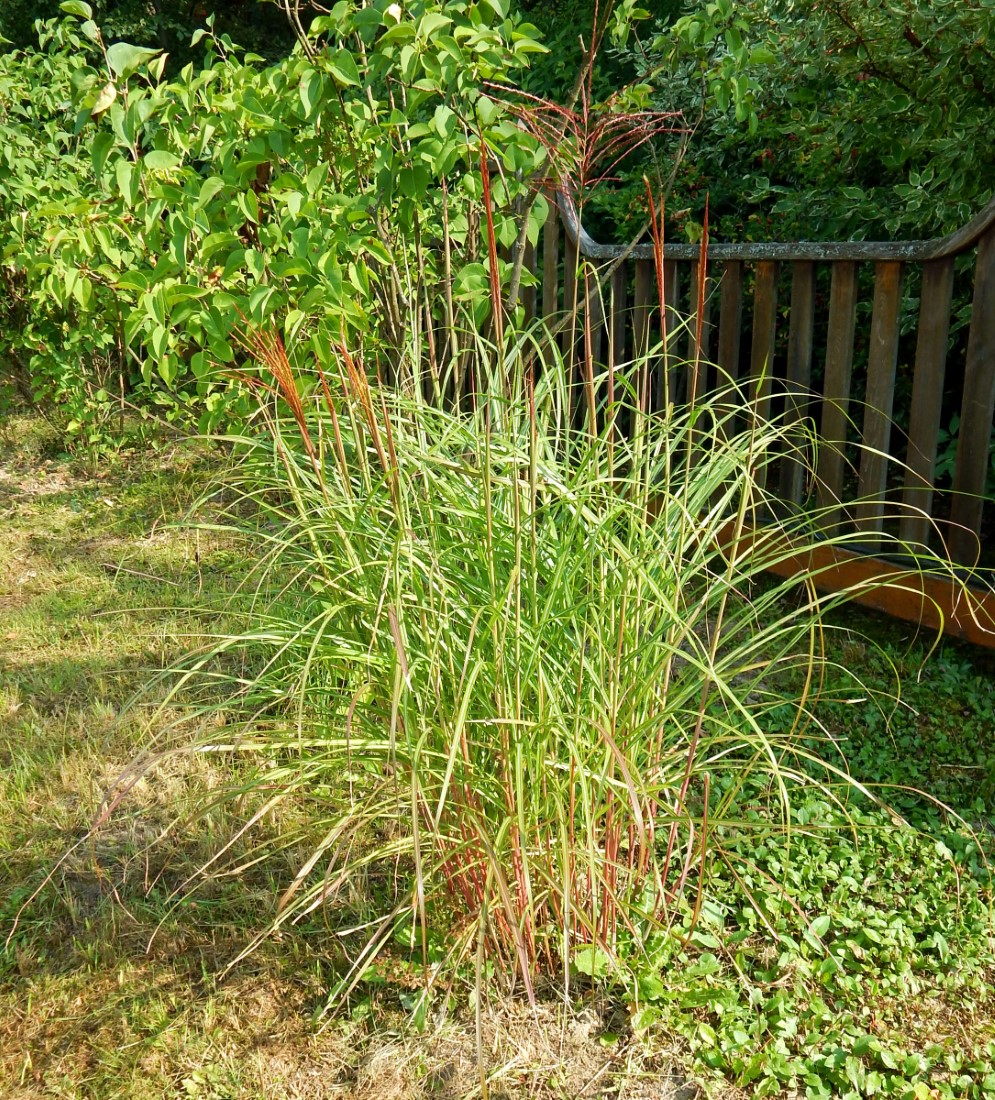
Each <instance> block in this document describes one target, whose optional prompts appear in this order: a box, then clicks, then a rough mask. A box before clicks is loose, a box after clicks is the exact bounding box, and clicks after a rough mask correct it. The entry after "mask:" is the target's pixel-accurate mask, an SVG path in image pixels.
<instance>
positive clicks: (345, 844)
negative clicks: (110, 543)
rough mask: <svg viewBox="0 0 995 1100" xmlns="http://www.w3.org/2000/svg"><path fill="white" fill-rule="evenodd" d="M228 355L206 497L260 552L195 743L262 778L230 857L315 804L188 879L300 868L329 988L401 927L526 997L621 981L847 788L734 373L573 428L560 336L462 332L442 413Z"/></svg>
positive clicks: (623, 398)
mask: <svg viewBox="0 0 995 1100" xmlns="http://www.w3.org/2000/svg"><path fill="white" fill-rule="evenodd" d="M247 347H248V348H249V349H250V350H251V351H252V352H253V354H254V355H255V356H256V358H257V359H258V360H259V362H260V365H261V366H262V367H266V368H268V371H269V375H268V376H269V377H270V378H271V379H272V384H271V385H269V386H267V387H261V388H260V396H261V400H260V406H259V422H258V427H259V428H260V430H258V431H255V432H253V433H251V434H245V435H243V436H239V437H237V438H233V439H232V440H231V442H232V444H233V446H234V448H235V451H236V455H237V462H236V466H235V474H234V476H233V477H231V478H229V479H227V482H226V491H228V492H229V493H230V492H231V490H232V489H233V488H234V489H236V490H237V492H236V498H237V502H236V503H235V504H234V505H229V506H228V513H227V514H228V516H229V518H230V521H231V523H232V525H233V526H235V527H237V528H238V529H239V530H241V532H242V533H243V535H244V536H245V537H247V538H248V539H249V540H250V544H251V545H254V546H255V547H256V548H257V550H258V559H259V560H258V566H257V582H258V583H257V586H256V588H255V591H254V593H253V602H252V610H251V624H252V625H251V628H250V629H249V630H248V631H247V633H246V634H245V635H244V636H242V637H230V638H224V639H221V640H219V641H218V643H217V645H216V646H215V647H214V648H213V649H212V651H211V653H208V654H203V655H202V656H201V657H200V658H199V659H198V660H197V661H195V662H193V663H192V664H191V665H190V666H188V668H187V670H186V672H185V673H184V675H183V676H182V677H181V682H182V683H184V684H187V685H188V686H189V684H190V683H191V682H193V681H195V680H196V678H197V676H198V674H199V673H200V672H203V671H205V670H206V669H208V668H209V667H210V668H217V667H219V666H218V661H217V658H218V656H219V655H222V656H223V655H224V654H230V653H232V652H233V651H239V650H244V651H246V654H247V660H246V664H245V667H254V668H255V670H256V671H255V672H254V673H253V674H252V675H245V674H240V676H238V677H235V676H232V678H231V681H230V683H229V687H228V695H229V696H230V695H241V696H242V697H243V700H244V703H245V705H246V707H248V708H249V712H250V713H251V714H252V719H251V721H247V722H246V725H245V728H244V732H243V733H242V734H241V735H238V736H235V735H232V736H229V735H228V734H227V733H226V734H225V735H224V736H223V737H219V736H217V735H215V736H214V737H213V738H212V739H211V740H210V741H209V742H205V743H202V744H201V745H199V746H198V748H199V749H201V750H210V749H212V748H213V749H218V750H221V751H225V752H231V751H233V750H234V751H241V752H244V753H246V754H248V755H249V756H251V757H252V758H253V759H254V760H256V761H258V762H259V763H258V768H257V770H256V772H255V773H254V776H255V777H254V780H253V781H252V782H251V783H250V784H249V786H248V787H247V786H241V787H239V789H238V791H237V792H234V793H237V794H238V795H239V796H240V797H241V796H244V795H246V794H247V793H251V790H254V791H255V793H256V796H257V800H258V808H257V810H256V811H255V812H254V813H253V814H252V815H251V817H250V818H249V820H248V821H247V822H246V824H245V828H244V829H243V830H241V831H240V833H239V843H242V841H243V840H244V837H245V836H247V835H248V834H249V833H250V831H251V826H252V825H253V824H255V823H257V822H259V821H261V820H262V819H263V818H264V817H266V818H272V816H273V815H274V814H280V813H281V807H283V806H290V805H293V804H295V801H296V803H297V804H299V805H303V806H305V808H306V811H305V813H303V814H301V813H299V812H294V813H288V814H287V815H286V818H285V820H284V821H283V822H282V823H281V828H280V832H279V839H278V840H272V839H271V841H270V842H269V844H270V847H269V848H265V847H264V848H263V849H262V850H253V852H252V854H251V855H249V856H248V857H245V856H244V853H243V855H241V856H239V857H238V858H237V859H236V857H235V855H234V851H235V849H234V847H225V848H223V849H222V851H220V852H219V853H218V857H217V859H216V861H214V862H213V863H212V864H211V865H210V866H209V867H208V868H207V869H206V870H208V871H209V872H210V871H217V870H218V869H220V868H221V867H222V866H226V865H227V866H228V869H232V866H233V867H234V869H236V870H237V869H238V867H239V866H247V865H250V864H252V863H254V862H256V861H257V860H259V859H260V858H262V857H264V856H265V855H267V854H277V853H282V854H283V856H284V857H288V856H289V857H292V858H293V860H294V861H295V862H294V864H293V868H294V869H293V870H292V871H291V872H290V873H289V874H288V875H287V877H286V880H285V881H284V882H283V883H282V885H281V892H280V896H279V900H278V902H277V909H276V915H275V917H274V920H273V927H275V928H280V927H283V926H286V925H287V924H288V923H291V924H292V923H294V922H296V921H300V920H302V919H304V918H306V917H307V915H308V914H311V913H314V912H315V911H317V910H323V911H324V913H325V917H326V919H327V920H328V921H329V922H330V925H331V927H332V928H333V930H334V933H335V936H336V937H337V938H338V939H339V940H340V941H341V942H342V943H343V944H344V945H345V947H346V949H347V954H348V963H347V964H346V965H345V966H344V968H343V972H342V974H341V981H340V983H339V985H338V987H337V991H336V993H337V995H338V996H342V995H344V994H345V993H346V992H348V990H349V989H351V988H353V987H354V986H355V984H356V983H357V982H358V981H359V980H360V979H361V977H362V975H363V973H364V971H365V970H366V968H367V967H368V966H369V964H370V963H371V962H372V961H373V960H374V959H375V958H376V957H377V956H378V954H379V953H380V952H381V950H382V949H383V948H384V947H385V945H386V944H388V943H389V942H390V941H391V940H392V939H396V938H398V937H400V938H402V939H403V940H404V942H405V943H407V945H408V947H409V948H410V949H412V950H414V951H415V952H416V953H417V954H418V955H420V956H421V957H423V958H424V960H425V963H426V967H427V968H428V973H429V974H431V973H434V972H435V969H434V968H433V967H434V964H432V965H430V964H431V962H432V960H436V962H438V960H439V959H440V952H441V956H444V958H445V960H446V962H447V963H448V964H453V965H459V964H460V963H465V964H466V965H467V966H468V967H472V966H474V965H475V966H476V967H477V971H478V974H479V973H482V972H483V971H482V967H484V966H485V965H487V966H490V965H493V966H494V967H495V968H496V970H497V972H499V973H503V974H505V975H508V976H511V977H514V976H516V975H517V977H518V978H519V979H521V981H522V982H523V983H524V986H525V988H526V989H528V990H529V991H530V992H531V990H532V987H533V986H532V983H533V982H534V981H535V979H536V977H537V975H540V974H542V975H551V976H554V977H555V976H560V978H561V980H562V982H563V984H564V985H566V986H567V988H569V983H570V979H571V972H572V971H573V973H576V972H577V971H581V972H584V973H587V974H602V973H606V972H607V971H608V970H610V969H611V968H612V967H613V966H617V967H620V968H622V969H623V970H624V969H625V968H626V966H627V960H631V959H632V958H633V957H634V956H635V955H636V954H638V953H639V952H640V951H641V949H642V947H643V945H644V944H645V943H646V942H647V939H648V937H650V936H652V935H654V934H657V933H659V932H661V931H663V932H666V930H667V929H668V928H670V927H671V926H672V924H673V922H674V921H675V920H677V919H678V918H680V919H681V920H684V921H685V922H686V920H687V918H688V915H689V914H690V919H691V921H692V923H693V921H694V919H695V917H696V915H697V912H698V910H699V907H700V905H701V903H702V897H703V891H704V889H705V885H706V880H707V875H706V871H707V868H708V865H709V863H710V861H712V860H722V859H730V860H731V859H733V857H732V856H731V855H730V853H729V852H728V851H727V844H726V842H727V839H728V838H729V837H730V836H735V837H737V838H738V839H741V838H742V836H743V835H744V833H745V832H746V831H749V830H752V831H753V832H755V833H756V834H757V835H758V836H759V835H763V834H768V833H771V832H778V831H784V830H787V829H789V828H790V824H789V823H790V820H791V817H790V813H789V805H790V800H791V797H792V793H793V792H794V791H795V790H796V789H797V788H799V787H800V786H809V787H810V786H811V785H812V784H815V785H817V786H819V787H820V788H821V789H822V790H823V792H824V793H825V795H826V796H828V797H829V798H832V799H836V800H838V801H840V802H841V803H842V802H843V801H845V798H846V793H845V792H846V790H847V789H848V787H849V785H850V784H851V783H852V781H851V780H850V779H849V778H848V777H847V775H846V771H845V766H844V765H843V763H842V760H841V758H840V757H839V755H838V752H837V750H836V747H835V746H834V745H832V744H830V743H829V740H828V738H827V737H826V736H825V735H824V734H823V733H822V731H821V730H820V727H819V725H818V723H817V721H816V720H815V717H814V714H813V703H814V700H815V698H816V697H817V695H818V690H819V684H820V668H821V661H822V658H821V652H822V649H821V630H822V627H821V625H820V616H821V612H822V610H823V608H824V607H825V606H826V604H827V603H828V602H829V601H830V600H832V601H834V602H835V601H838V600H839V599H841V598H844V597H840V596H834V597H823V596H818V595H817V594H816V591H815V588H814V587H813V584H812V581H813V577H812V576H802V577H800V578H799V577H796V578H795V579H793V580H792V581H783V580H780V581H778V580H771V579H769V578H767V579H764V580H763V581H761V580H760V577H761V573H762V572H763V570H764V569H765V567H766V566H768V565H770V564H772V563H773V562H774V561H776V560H778V559H783V558H784V557H785V556H787V554H788V553H789V552H790V553H797V552H798V551H799V549H804V546H805V545H806V543H805V541H804V539H805V538H806V537H807V538H809V539H811V538H812V537H813V536H804V534H803V531H804V529H803V528H800V529H799V531H798V532H796V539H795V541H794V542H793V544H792V546H791V549H790V550H789V549H787V548H786V545H785V541H784V538H783V536H782V535H776V534H770V535H767V534H765V533H764V532H763V531H762V530H761V531H760V532H759V533H755V534H754V535H752V536H750V537H747V530H748V528H749V527H750V525H751V524H752V523H753V521H754V520H755V518H756V517H757V516H758V515H760V514H762V513H763V511H764V507H765V504H766V500H765V491H764V489H763V486H764V485H765V484H766V483H768V482H770V483H773V482H774V481H775V480H776V479H774V478H773V477H772V476H768V475H769V470H770V467H771V465H772V464H773V463H775V462H777V461H779V460H780V456H781V455H782V454H783V453H784V452H785V451H786V450H787V451H789V452H794V453H795V455H796V457H798V455H799V454H800V452H799V451H798V448H799V446H800V435H799V433H800V431H801V429H800V428H799V425H798V424H797V423H795V424H792V425H791V426H790V428H788V427H785V426H783V425H780V424H777V423H770V422H763V421H762V420H760V419H759V418H758V417H757V416H755V415H752V414H751V405H750V401H749V396H748V394H746V393H744V392H741V391H739V390H737V389H735V388H729V389H728V390H726V391H725V392H723V393H719V394H716V395H712V396H709V397H707V398H703V399H698V401H697V402H696V404H695V405H694V406H693V407H687V408H680V407H677V406H675V405H674V404H672V403H671V404H669V405H668V406H667V407H666V408H665V409H664V410H663V411H658V412H652V413H651V412H647V411H646V410H645V409H644V408H642V407H641V404H640V401H639V396H638V395H639V393H640V386H639V384H638V380H639V379H642V378H645V376H646V368H647V366H648V365H649V363H650V361H649V360H647V361H645V362H638V363H635V364H631V365H630V366H627V367H625V368H620V369H617V370H616V371H615V373H614V376H613V387H614V391H613V392H614V394H615V403H614V404H613V405H611V406H607V405H605V404H604V403H602V404H601V406H600V414H599V415H600V422H599V425H598V427H597V428H595V429H592V428H591V423H590V421H587V422H585V423H583V424H579V425H578V423H577V418H578V409H580V408H581V407H582V402H580V401H579V400H578V395H577V394H576V393H571V392H570V387H569V386H567V385H566V383H565V382H564V378H565V377H567V372H566V371H565V370H564V369H563V364H562V363H559V362H556V361H555V360H554V356H555V352H553V351H551V349H550V345H549V342H548V341H547V342H545V343H543V342H541V341H540V342H534V341H531V340H529V339H525V338H520V337H516V336H515V334H514V333H512V334H511V335H509V336H507V338H506V340H505V344H504V347H503V348H502V351H501V354H500V355H499V354H497V353H496V351H495V349H493V348H488V347H486V346H485V345H484V344H483V343H482V342H479V341H478V343H477V348H476V350H477V360H478V369H477V371H476V377H477V379H478V382H479V383H480V384H479V385H478V391H477V392H476V393H474V394H471V395H469V396H468V397H467V398H466V399H465V400H463V401H462V402H453V401H449V402H448V403H446V402H443V401H441V400H426V399H424V398H423V397H422V396H421V394H422V389H421V388H420V387H418V386H416V385H412V384H407V385H405V384H395V385H392V386H391V387H389V388H388V387H385V386H381V385H378V384H376V383H374V382H373V381H370V380H368V377H367V373H366V371H365V370H364V366H363V364H362V362H360V361H358V360H357V358H356V357H355V356H354V355H352V354H350V352H349V350H348V349H347V348H346V347H345V346H344V345H343V346H340V347H339V348H338V349H335V350H332V351H330V352H329V354H328V355H327V361H324V362H322V363H320V364H314V365H313V366H311V368H310V369H305V367H304V366H300V365H299V366H298V367H297V368H293V367H291V364H290V362H289V360H288V357H287V354H286V352H285V351H284V348H283V346H282V344H281V343H280V342H279V340H277V339H275V338H273V337H269V336H265V335H256V336H251V337H249V338H248V341H247ZM540 350H541V351H542V354H543V355H544V356H545V360H544V362H543V369H542V370H541V371H538V372H535V368H536V366H537V364H538V362H539V359H538V356H539V352H540ZM488 363H490V364H493V366H492V367H491V368H490V369H491V370H492V372H495V373H496V372H497V370H498V366H497V364H500V371H501V375H500V377H496V376H495V377H487V374H486V371H487V369H488V368H487V364H488ZM534 372H535V373H536V378H535V380H533V373H534ZM446 389H447V387H446V385H443V386H442V387H441V390H442V391H443V392H445V390H446ZM497 395H500V396H497ZM623 420H624V423H625V426H626V431H625V432H624V433H623V432H621V431H619V430H618V425H619V424H620V423H622V422H623ZM705 425H707V430H706V429H705V427H704V426H705ZM799 538H801V539H802V541H801V542H799V541H798V540H799ZM228 663H229V664H230V663H231V662H230V661H229V662H228ZM223 665H224V662H222V667H223ZM211 676H212V689H213V690H215V691H216V690H217V689H216V685H217V680H216V676H217V673H212V674H211ZM224 705H225V707H226V708H227V711H228V713H230V711H231V699H230V698H228V699H226V700H225V703H224ZM826 750H828V751H826ZM231 793H232V792H229V795H230V794H231ZM242 804H243V805H245V804H246V803H244V802H243V803H242ZM295 823H296V824H295ZM736 858H740V857H736ZM239 859H241V860H243V861H244V862H243V863H241V864H240V863H239V862H238V861H239ZM775 885H776V884H775Z"/></svg>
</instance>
